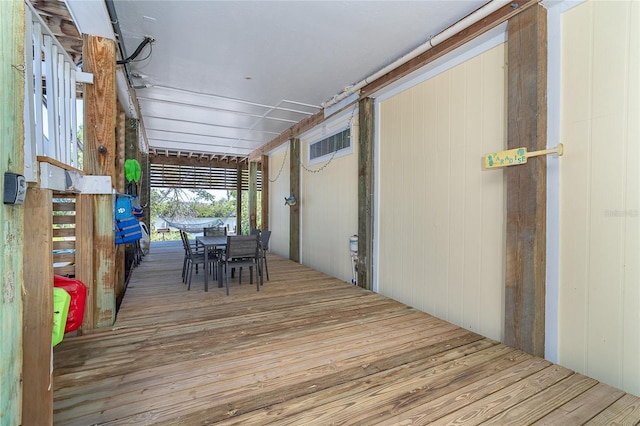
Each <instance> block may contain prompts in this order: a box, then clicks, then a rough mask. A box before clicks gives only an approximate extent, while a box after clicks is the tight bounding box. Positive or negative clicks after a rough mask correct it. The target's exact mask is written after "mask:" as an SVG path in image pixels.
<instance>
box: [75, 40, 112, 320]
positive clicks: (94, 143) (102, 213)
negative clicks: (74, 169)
mask: <svg viewBox="0 0 640 426" xmlns="http://www.w3.org/2000/svg"><path fill="white" fill-rule="evenodd" d="M82 58H83V64H84V65H83V66H84V71H86V72H89V73H93V84H86V85H85V89H84V105H85V117H84V136H85V145H84V148H85V150H84V170H85V172H86V173H87V174H89V175H103V176H111V180H112V182H114V184H115V183H116V182H117V176H116V167H115V159H116V155H117V152H116V141H115V124H116V116H115V115H116V102H115V101H116V84H115V77H116V72H115V71H116V45H115V42H114V41H113V40H109V39H106V38H102V37H97V36H91V35H84V36H83V47H82ZM93 244H94V252H93V253H94V256H93V264H94V267H93V273H94V275H93V281H92V282H85V284H86V285H87V286H90V287H91V288H92V290H93V296H94V301H93V302H94V312H93V319H92V320H93V323H92V328H100V327H110V326H111V325H113V322H114V321H115V314H116V295H115V284H116V279H117V278H118V277H117V274H116V261H115V248H114V235H113V196H112V195H111V194H107V195H93Z"/></svg>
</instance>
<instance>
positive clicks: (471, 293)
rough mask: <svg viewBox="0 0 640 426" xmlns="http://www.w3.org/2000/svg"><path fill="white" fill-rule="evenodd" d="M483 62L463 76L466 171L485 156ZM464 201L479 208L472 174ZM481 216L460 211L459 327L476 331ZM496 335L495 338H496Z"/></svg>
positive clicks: (478, 191) (473, 62) (479, 186)
mask: <svg viewBox="0 0 640 426" xmlns="http://www.w3.org/2000/svg"><path fill="white" fill-rule="evenodd" d="M483 63H484V61H483V60H482V57H476V58H473V59H471V60H470V61H469V64H468V66H467V70H466V73H465V83H466V87H465V91H466V94H467V99H466V102H465V104H464V107H465V123H466V126H464V132H465V139H466V149H465V151H466V152H465V155H466V160H467V167H469V168H473V167H480V163H479V162H478V161H479V160H478V159H480V158H482V156H483V155H484V153H485V150H484V147H483V146H482V140H483V138H482V111H483V108H482V107H483V105H482V103H481V102H482V92H483V87H484V79H485V76H486V75H487V72H486V71H485V70H484V68H483ZM485 174H486V173H485ZM464 185H465V197H466V200H467V205H468V206H482V200H483V190H484V188H483V184H482V180H481V179H478V177H477V175H476V174H474V173H467V174H466V176H465V183H464ZM484 219H485V218H484V216H483V214H482V209H481V208H480V209H478V208H465V210H464V229H465V234H466V237H465V244H464V253H465V254H464V258H465V267H464V277H465V281H464V287H463V290H462V303H463V307H462V308H463V312H462V324H463V326H464V327H466V328H468V329H470V330H474V331H478V329H479V325H478V324H479V322H480V312H481V311H482V310H483V307H482V306H480V287H481V286H486V285H487V284H486V283H483V282H482V281H480V285H477V284H476V283H475V282H474V281H475V278H477V279H481V277H482V274H481V271H482V262H481V255H480V254H479V253H481V252H482V243H483V238H482V230H483V221H484ZM498 335H499V334H498Z"/></svg>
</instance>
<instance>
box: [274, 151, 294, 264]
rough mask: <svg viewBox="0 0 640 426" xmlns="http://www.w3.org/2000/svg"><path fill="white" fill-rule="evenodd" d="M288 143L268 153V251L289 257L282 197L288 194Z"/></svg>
mask: <svg viewBox="0 0 640 426" xmlns="http://www.w3.org/2000/svg"><path fill="white" fill-rule="evenodd" d="M290 159H291V156H290V153H289V144H288V143H287V144H286V145H285V148H281V149H278V150H276V151H274V152H272V153H271V154H270V155H269V185H270V187H269V228H270V229H271V238H270V239H269V251H271V252H273V253H275V254H277V255H280V256H283V257H286V258H289V207H287V206H285V205H284V198H285V197H288V196H289V185H290V181H289V176H290V172H289V164H290V163H289V160H290Z"/></svg>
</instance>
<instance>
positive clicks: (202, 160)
mask: <svg viewBox="0 0 640 426" xmlns="http://www.w3.org/2000/svg"><path fill="white" fill-rule="evenodd" d="M210 158H211V157H206V156H205V157H200V156H198V157H195V156H193V157H191V158H188V157H187V156H180V157H177V156H175V155H165V154H164V153H162V154H160V155H158V154H154V153H150V154H149V162H150V163H151V164H167V165H174V166H197V167H217V168H221V169H234V170H236V169H237V168H238V164H239V165H240V167H241V168H242V169H247V168H248V167H249V165H248V164H247V163H245V162H238V163H236V162H231V161H223V160H220V159H215V158H213V159H210Z"/></svg>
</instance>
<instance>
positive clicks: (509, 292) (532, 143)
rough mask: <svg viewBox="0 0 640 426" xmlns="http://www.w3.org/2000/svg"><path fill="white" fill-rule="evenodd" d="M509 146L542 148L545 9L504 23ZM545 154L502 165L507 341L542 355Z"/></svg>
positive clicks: (518, 347)
mask: <svg viewBox="0 0 640 426" xmlns="http://www.w3.org/2000/svg"><path fill="white" fill-rule="evenodd" d="M508 34H509V35H508V37H509V38H508V40H509V42H508V63H509V72H508V89H507V92H508V98H507V102H508V112H507V123H508V129H507V133H508V140H507V149H511V148H518V147H526V148H527V150H528V151H536V150H540V149H544V148H545V145H546V134H547V130H546V127H547V123H546V117H547V110H546V80H547V70H546V63H547V56H546V52H547V43H546V36H547V25H546V10H545V8H544V7H542V6H539V5H538V6H534V7H531V8H529V9H527V10H526V11H524V12H522V13H520V14H519V15H517V16H516V17H514V18H512V19H510V20H509V24H508ZM546 170H547V162H546V157H545V156H540V157H535V158H531V159H529V161H528V162H527V163H526V164H523V165H519V166H515V167H508V168H506V169H505V171H504V172H505V181H506V192H507V227H506V233H507V236H506V238H507V245H506V273H505V286H506V288H505V343H506V344H507V345H509V346H513V347H515V348H517V349H521V350H523V351H525V352H528V353H530V354H533V355H536V356H544V314H545V269H546V261H545V256H546Z"/></svg>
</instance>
